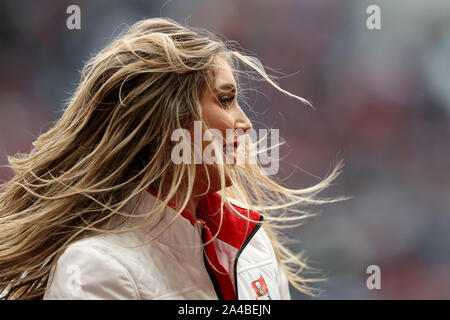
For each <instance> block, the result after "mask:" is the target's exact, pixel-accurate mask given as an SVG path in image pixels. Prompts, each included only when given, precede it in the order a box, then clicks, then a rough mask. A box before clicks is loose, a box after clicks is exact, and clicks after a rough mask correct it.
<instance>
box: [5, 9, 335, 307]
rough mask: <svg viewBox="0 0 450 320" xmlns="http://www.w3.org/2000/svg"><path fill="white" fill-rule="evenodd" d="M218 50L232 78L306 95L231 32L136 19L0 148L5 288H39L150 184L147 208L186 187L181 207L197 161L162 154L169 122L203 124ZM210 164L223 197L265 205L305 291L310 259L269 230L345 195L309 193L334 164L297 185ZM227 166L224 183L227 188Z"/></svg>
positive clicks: (173, 125) (292, 274)
mask: <svg viewBox="0 0 450 320" xmlns="http://www.w3.org/2000/svg"><path fill="white" fill-rule="evenodd" d="M218 56H223V57H226V59H227V61H228V62H229V63H230V66H231V67H232V70H233V73H234V74H235V75H236V76H237V79H239V78H240V77H241V76H247V77H249V78H252V79H255V77H258V78H259V79H261V78H262V79H263V80H265V81H267V82H268V83H270V84H271V85H272V86H273V87H274V88H276V89H277V90H279V91H281V92H283V93H284V94H287V95H289V96H291V97H293V98H295V99H297V100H299V101H301V102H303V103H306V104H308V101H306V100H305V99H303V98H301V97H298V96H296V95H294V94H292V93H289V92H288V91H285V90H284V89H282V88H280V87H279V85H278V84H277V83H276V82H275V80H274V77H272V76H269V75H268V74H267V73H266V71H265V68H264V67H263V65H262V64H261V62H260V61H259V60H258V59H257V58H256V57H253V56H251V55H247V54H245V53H244V51H243V50H240V49H238V48H237V47H236V43H234V42H232V41H226V40H221V39H219V38H218V37H217V36H215V35H213V34H211V33H209V32H207V31H206V30H204V29H200V28H193V27H185V26H181V25H180V24H178V23H176V22H174V21H172V20H170V19H166V18H153V19H145V20H141V21H139V22H137V23H135V24H134V25H133V26H131V27H130V28H128V29H127V30H125V31H124V32H123V33H122V34H121V35H120V36H119V37H117V38H116V39H115V40H113V41H112V42H111V43H110V44H109V45H108V46H107V47H105V48H104V49H103V50H101V51H100V52H99V53H98V54H96V55H95V56H93V57H92V58H91V59H89V61H87V63H86V64H85V66H84V67H83V69H82V71H81V79H80V83H79V85H78V87H77V89H76V91H75V92H74V94H73V95H72V97H71V98H70V100H69V101H68V102H67V104H66V105H65V106H64V110H63V113H62V115H61V117H60V118H59V120H58V121H56V122H55V123H54V124H53V126H52V127H51V128H50V129H49V130H48V131H47V132H46V133H44V134H42V135H40V136H39V137H38V138H37V139H36V141H35V142H33V146H34V148H33V150H31V152H29V153H27V154H16V155H15V156H14V157H9V158H8V159H9V165H8V167H10V168H11V169H12V170H13V172H14V176H13V177H12V179H11V180H9V181H7V182H5V183H3V184H2V185H1V188H0V293H1V292H3V297H2V298H3V299H42V297H43V295H44V293H45V288H46V285H47V282H48V280H49V275H50V271H51V270H52V268H53V267H54V266H55V265H56V263H57V260H58V258H59V256H60V255H61V254H62V253H63V251H64V250H65V249H66V248H67V247H68V246H69V245H70V244H72V243H74V242H75V241H78V240H81V239H84V238H87V237H92V236H95V235H99V234H105V233H119V232H126V231H128V230H130V229H120V228H119V227H118V226H116V227H114V228H107V227H106V225H107V224H108V222H110V221H112V220H113V218H114V217H117V216H123V217H125V220H126V219H128V218H129V217H130V216H131V215H128V214H127V213H126V212H125V211H124V210H123V208H124V207H125V205H126V204H127V203H129V201H130V200H131V199H133V198H134V197H141V196H142V194H143V193H144V192H145V191H146V190H147V189H149V188H152V189H153V190H156V191H157V192H158V193H159V194H160V195H163V198H164V199H165V200H163V201H162V202H161V205H160V206H158V207H155V208H153V210H152V211H151V212H148V213H147V216H148V217H150V218H151V217H153V216H155V217H156V216H158V214H159V213H161V212H163V210H164V208H165V206H166V205H167V204H168V201H169V200H170V199H172V198H173V197H174V196H175V195H176V194H184V195H185V196H184V198H183V199H181V200H182V201H181V202H180V205H179V207H178V214H180V213H181V212H182V210H183V209H184V208H186V206H187V204H188V201H189V199H190V197H191V196H192V189H193V185H194V177H195V165H189V164H184V163H183V164H178V165H175V164H174V163H173V162H172V161H170V157H171V144H170V143H167V141H170V137H171V133H172V132H173V131H174V130H175V129H178V128H186V127H188V126H189V124H191V123H192V122H193V121H202V123H203V124H204V121H203V118H202V112H201V98H202V94H203V92H204V91H205V90H206V88H207V87H208V86H209V85H210V84H211V83H212V81H213V78H214V70H215V67H216V64H215V63H216V60H217V57H218ZM241 65H243V66H246V67H247V69H248V70H247V71H244V70H243V69H240V68H239V67H240V66H241ZM247 140H248V139H247ZM243 145H244V146H246V147H244V149H245V150H247V151H249V150H250V149H251V148H249V147H248V146H249V143H246V144H243ZM219 168H220V177H221V184H222V187H223V190H222V191H221V193H222V194H223V195H225V197H223V199H224V200H223V201H224V203H225V204H229V202H228V197H231V198H234V199H236V200H238V201H240V202H241V203H243V204H245V205H246V206H247V207H248V208H250V209H254V210H258V211H260V212H261V213H262V214H263V216H264V218H265V219H264V221H265V222H264V223H263V228H264V229H265V231H266V232H267V233H268V235H269V237H270V238H271V241H272V244H273V247H274V250H275V253H276V256H277V259H278V261H279V262H280V265H281V267H282V268H283V269H284V270H285V271H286V274H287V277H288V280H289V282H290V284H291V285H292V286H293V287H294V288H296V289H297V290H299V291H301V292H303V293H305V294H314V289H313V288H312V287H311V286H310V285H309V284H310V283H311V282H314V281H316V280H317V279H306V278H305V277H304V276H303V274H304V271H306V270H308V268H309V266H308V265H307V263H306V262H305V260H304V258H303V256H302V255H301V254H297V253H294V252H292V251H291V250H289V249H288V248H287V245H286V244H285V243H284V240H283V239H282V235H283V234H282V233H281V232H278V231H277V230H278V229H279V228H285V227H289V226H293V225H297V223H298V222H300V223H301V222H302V220H303V219H304V218H305V217H308V216H310V215H311V213H309V212H307V211H305V210H303V209H302V210H300V209H299V208H300V207H301V206H302V205H311V204H322V203H330V202H334V201H339V200H342V198H335V199H319V198H317V197H316V195H317V194H318V193H319V192H320V191H321V190H323V189H324V188H326V187H327V186H329V185H330V184H331V183H332V181H333V180H334V179H335V178H336V176H337V175H338V174H339V172H340V170H341V168H342V165H341V163H338V164H337V165H336V166H335V168H334V169H333V170H332V172H331V173H330V174H328V175H327V177H326V178H324V179H322V180H321V181H320V182H319V183H317V184H316V185H314V186H311V187H308V188H305V189H289V188H286V187H283V186H282V185H281V184H280V183H278V182H276V181H275V179H272V178H270V177H269V176H267V175H265V174H264V172H263V170H262V167H261V165H260V164H259V163H256V164H249V163H245V164H242V165H236V166H235V167H233V168H230V167H229V166H225V165H219ZM225 175H228V176H230V177H231V179H232V181H233V185H232V186H231V187H228V188H225V182H224V181H225ZM186 182H187V183H186ZM180 190H182V192H179V191H180ZM135 208H136V207H135ZM133 212H134V210H133ZM238 214H239V213H238ZM150 220H151V219H150Z"/></svg>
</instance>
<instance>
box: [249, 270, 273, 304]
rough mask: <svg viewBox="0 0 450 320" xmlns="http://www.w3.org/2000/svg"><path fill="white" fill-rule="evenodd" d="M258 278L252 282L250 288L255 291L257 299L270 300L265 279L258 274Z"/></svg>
mask: <svg viewBox="0 0 450 320" xmlns="http://www.w3.org/2000/svg"><path fill="white" fill-rule="evenodd" d="M259 276H260V277H259V279H258V280H255V281H253V282H252V288H253V290H254V291H255V293H256V299H257V300H272V298H271V297H270V295H269V289H268V288H267V284H266V280H264V278H263V276H262V275H261V274H259Z"/></svg>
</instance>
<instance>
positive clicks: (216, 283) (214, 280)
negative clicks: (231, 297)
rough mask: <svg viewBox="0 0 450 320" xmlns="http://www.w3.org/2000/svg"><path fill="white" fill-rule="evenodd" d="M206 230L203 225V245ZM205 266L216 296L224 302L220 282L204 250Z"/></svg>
mask: <svg viewBox="0 0 450 320" xmlns="http://www.w3.org/2000/svg"><path fill="white" fill-rule="evenodd" d="M205 229H206V226H205V225H204V224H202V242H203V243H205ZM203 264H204V265H205V268H206V271H207V272H208V275H209V278H210V279H211V282H212V284H213V287H214V291H215V292H216V295H217V299H219V300H223V296H222V292H221V291H220V285H219V281H217V278H216V276H215V275H214V272H213V271H212V270H211V268H210V267H209V264H208V260H206V251H205V249H203Z"/></svg>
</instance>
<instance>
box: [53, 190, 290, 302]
mask: <svg viewBox="0 0 450 320" xmlns="http://www.w3.org/2000/svg"><path fill="white" fill-rule="evenodd" d="M230 201H233V200H231V199H230ZM158 203H160V201H159V200H158V199H157V198H156V197H155V196H154V195H153V194H152V193H150V192H146V193H145V196H144V199H143V201H142V202H141V203H140V205H139V207H138V210H137V212H136V213H137V214H143V213H145V212H148V211H149V210H151V208H152V207H153V206H154V205H155V204H158ZM130 204H131V202H130ZM220 204H221V196H220V195H218V194H217V193H210V194H209V195H208V196H207V197H206V198H204V199H202V200H201V201H200V202H199V204H198V206H197V218H195V217H194V215H193V214H192V213H191V212H190V211H188V210H185V211H184V212H183V213H182V214H181V215H180V216H178V217H176V211H175V210H174V209H173V208H172V207H170V206H168V207H167V208H166V210H164V214H163V215H162V216H161V220H160V223H155V224H151V225H150V226H148V227H147V226H146V227H144V228H141V229H136V230H133V231H127V232H125V233H120V234H106V235H99V236H94V237H90V238H88V239H83V240H79V241H77V242H75V243H73V244H71V245H70V246H69V247H68V248H67V249H66V250H65V251H64V253H63V254H62V255H61V256H60V258H59V260H58V262H57V265H56V266H55V267H54V268H53V269H52V272H51V273H50V280H53V281H49V282H48V285H47V289H46V292H45V295H44V299H174V300H175V299H192V300H204V299H226V300H232V299H240V300H255V299H259V300H262V299H290V294H289V286H288V281H287V278H286V276H285V274H284V272H282V270H281V269H280V267H279V265H278V263H277V260H276V258H275V254H274V251H273V247H272V245H271V242H270V240H269V238H268V236H267V234H266V232H265V231H264V230H263V228H261V224H262V220H263V219H262V215H261V214H259V213H258V212H255V211H251V210H249V215H250V218H251V219H252V220H254V221H259V222H248V221H247V220H246V219H244V218H242V217H240V216H238V215H237V214H234V213H233V212H232V211H231V210H230V209H227V208H226V207H225V208H224V216H223V221H222V226H221V228H220V232H219V234H218V236H217V238H216V239H214V240H213V241H212V242H210V243H209V244H207V245H206V250H205V251H204V250H203V246H202V244H203V243H208V242H209V241H210V240H211V239H212V237H213V235H214V234H215V233H216V232H217V230H218V226H219V224H220V212H219V208H220ZM232 205H233V206H234V208H236V209H237V210H238V211H239V212H240V213H242V214H243V215H244V216H247V209H244V208H242V207H240V206H238V205H237V204H234V203H233V204H232ZM127 208H131V207H128V206H127ZM130 210H131V209H130ZM133 219H134V220H130V223H131V225H133V223H135V222H137V221H140V220H139V219H138V217H136V218H133ZM141 219H142V218H141ZM171 222H173V223H172V224H171V226H170V227H169V228H167V229H166V230H165V231H164V232H163V233H161V231H162V230H164V228H166V227H167V225H168V224H170V223H171ZM126 227H130V224H128V225H127V226H126ZM160 233H161V235H160V236H159V237H157V238H156V240H153V241H152V242H150V243H149V244H147V245H145V246H140V247H139V246H137V245H139V244H142V243H144V242H145V241H148V240H150V239H152V238H155V237H156V236H158V235H159V234H160ZM132 246H134V247H132Z"/></svg>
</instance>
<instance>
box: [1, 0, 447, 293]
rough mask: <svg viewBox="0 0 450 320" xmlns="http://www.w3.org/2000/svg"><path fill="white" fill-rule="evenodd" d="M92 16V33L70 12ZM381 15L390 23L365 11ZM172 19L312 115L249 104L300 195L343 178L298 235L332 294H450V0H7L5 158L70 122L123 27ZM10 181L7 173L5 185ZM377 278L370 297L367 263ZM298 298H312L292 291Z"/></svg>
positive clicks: (265, 93)
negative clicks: (256, 65) (76, 98)
mask: <svg viewBox="0 0 450 320" xmlns="http://www.w3.org/2000/svg"><path fill="white" fill-rule="evenodd" d="M70 4H77V5H79V6H80V9H81V30H68V29H67V28H66V19H67V17H68V15H67V14H66V8H67V6H69V5H70ZM371 4H378V5H379V6H380V8H381V26H382V28H381V29H380V30H369V29H368V28H367V27H366V19H367V17H368V14H367V13H366V8H367V7H368V6H369V5H371ZM157 16H167V17H170V18H172V19H174V20H176V21H178V22H180V23H182V24H187V25H191V26H196V27H202V28H205V29H207V30H209V31H211V32H213V33H217V34H219V35H222V36H223V37H225V38H227V39H230V40H235V41H237V42H238V43H239V44H240V45H241V46H242V47H243V48H244V49H246V50H247V51H248V52H250V53H251V54H253V55H256V56H257V57H258V58H259V59H260V60H261V61H262V63H263V64H264V65H265V66H267V67H268V68H269V69H268V70H269V71H270V73H271V74H273V75H275V76H277V77H278V78H277V82H278V83H279V84H280V85H281V87H283V88H284V89H287V90H289V91H291V92H293V93H294V94H297V95H299V96H302V97H304V98H306V99H308V100H309V101H311V102H312V104H313V106H314V108H315V109H311V108H309V107H307V106H306V105H303V104H301V103H299V102H298V101H296V100H295V99H292V98H289V97H287V96H284V95H282V94H281V93H279V92H277V91H276V90H274V89H273V88H271V87H270V86H269V85H267V84H264V83H263V82H255V83H252V86H253V89H254V91H253V92H251V94H250V96H249V99H248V101H247V104H248V107H246V109H247V110H246V111H248V113H249V117H250V118H251V119H252V120H253V121H254V124H255V127H263V126H269V127H273V128H279V129H280V134H281V136H282V137H283V138H284V139H285V141H286V146H285V147H283V148H282V149H281V153H282V155H285V158H284V159H283V161H282V162H281V169H282V170H281V175H282V176H285V177H286V180H285V182H286V184H287V185H289V186H297V187H301V186H308V185H311V184H314V183H316V182H318V181H319V179H320V178H321V177H324V176H325V175H326V174H327V173H329V171H330V170H331V168H332V166H334V165H335V164H336V163H337V161H338V160H340V159H343V160H344V163H345V167H344V170H343V173H342V174H341V176H340V177H339V179H338V180H337V181H336V183H335V185H334V186H333V187H331V188H330V189H329V190H328V191H327V193H326V194H325V195H326V196H336V195H345V196H351V197H352V198H351V199H349V200H346V201H344V202H340V203H337V204H331V205H326V206H323V207H320V208H317V210H318V211H320V215H318V216H317V217H314V218H312V219H311V220H309V221H308V222H307V223H306V224H305V225H304V226H302V227H300V228H299V229H296V230H295V232H291V235H292V236H293V237H295V238H297V239H298V240H299V243H298V244H296V245H294V247H293V248H294V249H297V250H298V249H302V250H303V249H304V250H306V252H307V254H308V256H309V258H310V260H311V263H313V264H314V266H316V267H318V268H320V269H322V270H323V271H324V273H326V276H327V278H328V281H327V282H326V283H322V284H318V287H319V288H320V289H323V293H322V294H321V295H320V296H319V298H323V299H352V298H357V299H386V298H388V299H401V298H413V299H433V298H441V299H449V298H450V275H449V273H448V270H449V268H450V232H449V230H450V197H449V193H450V148H449V146H450V143H449V141H450V2H448V1H445V0H442V1H439V0H433V1H419V0H410V1H407V0H399V1H379V0H372V1H366V0H363V1H358V0H345V1H333V0H314V1H313V0H282V1H269V0H263V1H257V0H251V1H238V0H229V1H219V0H214V1H204V0H184V1H180V0H178V1H127V2H125V1H105V0H95V1H65V0H64V1H58V2H54V1H39V2H38V1H23V0H19V1H2V2H0V70H1V73H0V165H5V164H7V156H8V155H12V154H15V153H17V152H27V151H29V150H30V149H31V143H32V141H34V140H35V139H36V137H37V136H38V135H39V134H41V133H43V132H45V131H46V130H47V129H48V128H49V126H51V124H52V121H55V120H56V119H57V118H58V117H59V115H60V114H61V108H62V106H63V104H64V102H65V100H66V99H68V98H69V97H70V94H71V92H73V91H74V90H75V88H76V85H77V82H78V80H79V70H80V69H81V68H82V66H83V61H85V60H86V59H87V58H89V57H90V55H91V54H93V53H95V52H97V51H99V50H100V49H102V48H103V46H105V45H106V44H107V43H108V42H109V41H110V40H111V39H112V38H114V36H115V35H117V34H118V33H119V32H120V31H121V30H122V29H123V27H124V26H125V25H131V24H132V23H134V22H135V21H137V20H139V19H141V18H146V17H157ZM9 177H11V172H10V171H9V170H8V169H7V168H0V180H2V181H5V180H6V179H8V178H9ZM373 264H374V265H378V266H379V267H380V269H381V286H382V287H381V289H380V290H376V289H375V290H369V289H368V288H367V287H366V279H367V277H368V276H369V275H368V274H367V273H366V268H367V266H369V265H373ZM293 298H295V299H309V298H308V297H306V296H304V295H302V294H300V293H294V292H293Z"/></svg>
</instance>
